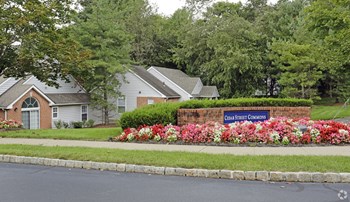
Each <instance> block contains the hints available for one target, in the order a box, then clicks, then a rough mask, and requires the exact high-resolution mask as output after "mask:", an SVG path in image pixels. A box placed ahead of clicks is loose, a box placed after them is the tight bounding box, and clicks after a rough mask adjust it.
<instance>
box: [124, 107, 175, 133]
mask: <svg viewBox="0 0 350 202" xmlns="http://www.w3.org/2000/svg"><path fill="white" fill-rule="evenodd" d="M179 107H180V104H179V103H162V104H154V105H148V106H145V107H142V108H139V109H136V110H134V111H132V112H126V113H123V115H122V117H121V118H120V126H121V127H122V128H128V127H134V128H137V127H139V126H140V125H154V124H158V123H161V124H168V123H172V124H176V121H177V118H176V117H177V110H178V109H179Z"/></svg>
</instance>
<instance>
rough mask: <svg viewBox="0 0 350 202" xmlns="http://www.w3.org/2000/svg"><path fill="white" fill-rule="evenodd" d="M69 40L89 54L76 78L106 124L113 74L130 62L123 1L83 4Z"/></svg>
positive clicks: (113, 96) (116, 92)
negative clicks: (74, 39) (78, 44)
mask: <svg viewBox="0 0 350 202" xmlns="http://www.w3.org/2000/svg"><path fill="white" fill-rule="evenodd" d="M84 3H85V4H82V5H84V10H83V11H82V12H81V13H79V15H78V18H77V19H76V22H75V24H74V26H73V27H72V37H75V38H76V39H77V41H79V43H80V45H81V49H82V50H88V51H90V52H91V54H92V55H91V57H90V58H89V59H88V60H86V61H85V63H84V65H85V67H86V69H85V70H84V71H83V72H79V74H80V76H79V75H77V74H76V76H78V77H79V78H80V81H82V83H83V85H84V87H85V88H86V89H87V90H88V92H89V93H90V95H91V101H92V103H91V104H92V106H94V107H95V108H97V109H101V110H102V114H103V117H102V121H103V123H105V124H109V118H110V112H111V111H115V109H116V106H115V104H114V103H115V100H116V98H117V97H118V96H121V95H120V93H119V90H118V89H119V86H120V81H119V80H118V77H117V74H121V75H122V74H123V73H125V71H126V69H127V66H126V65H127V64H128V63H129V62H130V60H129V54H130V50H131V45H130V41H131V37H130V35H129V34H128V33H127V31H126V27H125V19H126V15H127V8H128V5H129V4H126V3H125V1H123V0H91V1H89V2H84Z"/></svg>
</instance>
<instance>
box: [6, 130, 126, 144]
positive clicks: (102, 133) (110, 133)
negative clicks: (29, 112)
mask: <svg viewBox="0 0 350 202" xmlns="http://www.w3.org/2000/svg"><path fill="white" fill-rule="evenodd" d="M121 132H122V129H121V128H80V129H61V130H54V129H46V130H45V129H42V130H16V131H7V132H0V137H8V138H40V139H58V140H91V141H106V140H108V138H109V137H115V136H117V135H120V134H121Z"/></svg>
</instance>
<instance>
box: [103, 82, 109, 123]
mask: <svg viewBox="0 0 350 202" xmlns="http://www.w3.org/2000/svg"><path fill="white" fill-rule="evenodd" d="M104 85H105V87H104V89H103V100H104V101H105V106H104V107H103V108H104V119H105V124H106V125H109V107H108V92H107V91H108V90H107V88H106V86H107V78H106V77H105V82H104Z"/></svg>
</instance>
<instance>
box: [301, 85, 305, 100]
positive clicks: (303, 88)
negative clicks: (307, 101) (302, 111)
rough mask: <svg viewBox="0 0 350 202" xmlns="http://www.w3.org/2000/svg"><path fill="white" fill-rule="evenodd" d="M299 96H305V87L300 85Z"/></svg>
mask: <svg viewBox="0 0 350 202" xmlns="http://www.w3.org/2000/svg"><path fill="white" fill-rule="evenodd" d="M301 97H302V98H305V87H304V86H303V85H301Z"/></svg>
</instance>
